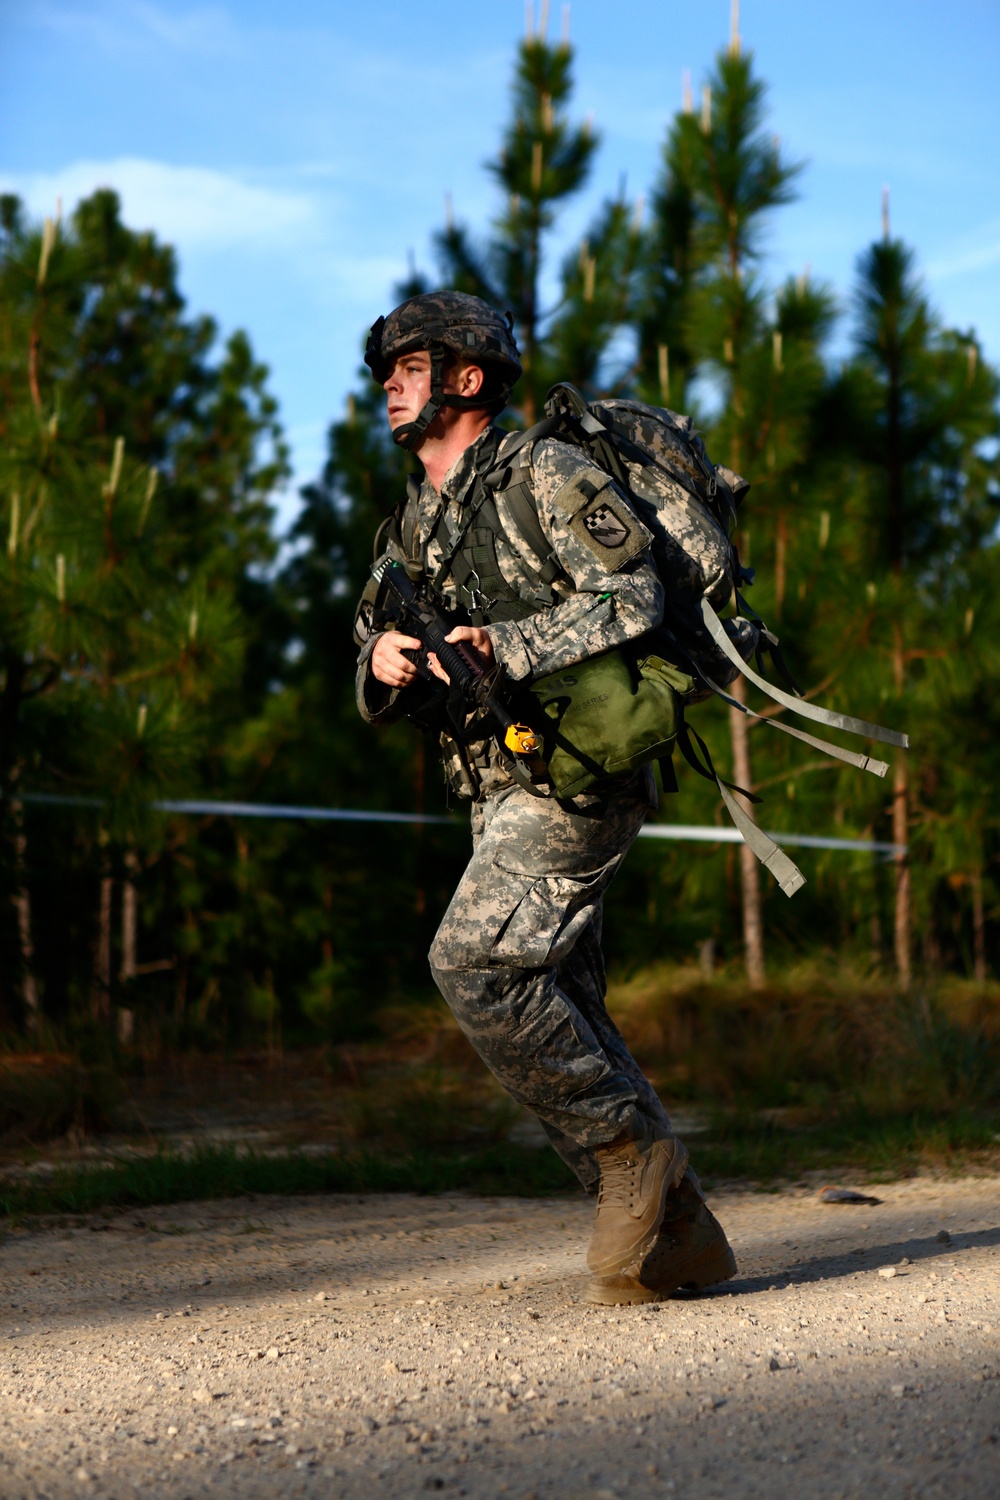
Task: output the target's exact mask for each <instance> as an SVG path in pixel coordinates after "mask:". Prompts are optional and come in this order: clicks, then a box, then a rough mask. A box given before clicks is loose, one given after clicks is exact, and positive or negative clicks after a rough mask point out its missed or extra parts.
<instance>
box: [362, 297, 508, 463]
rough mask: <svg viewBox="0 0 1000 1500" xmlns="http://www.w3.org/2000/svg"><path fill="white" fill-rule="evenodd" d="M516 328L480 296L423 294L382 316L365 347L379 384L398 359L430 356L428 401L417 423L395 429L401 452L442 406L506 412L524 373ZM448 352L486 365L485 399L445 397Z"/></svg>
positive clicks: (414, 441)
mask: <svg viewBox="0 0 1000 1500" xmlns="http://www.w3.org/2000/svg"><path fill="white" fill-rule="evenodd" d="M513 327H514V319H513V316H512V314H511V313H509V312H508V313H503V314H502V315H501V314H500V313H498V312H496V311H495V309H494V308H492V307H490V305H489V303H488V302H484V301H483V299H482V298H481V297H472V296H470V295H469V294H468V293H467V292H451V291H441V292H423V293H421V294H420V296H418V297H409V298H408V299H407V300H406V301H405V302H401V303H400V305H399V307H397V308H394V310H393V311H392V312H391V313H390V314H389V316H388V317H387V318H379V320H378V322H377V323H374V324H373V325H372V329H371V332H370V333H369V335H368V344H367V347H366V348H365V364H366V365H367V366H368V368H369V369H370V370H371V372H372V376H373V378H374V379H375V380H377V381H378V383H379V385H383V384H384V383H385V381H386V380H387V379H388V376H389V372H390V370H391V369H392V366H393V362H394V361H395V360H397V359H398V358H399V357H400V355H402V354H411V353H413V351H414V350H416V349H426V350H427V352H428V354H429V355H430V357H431V395H430V400H429V401H428V402H427V404H426V406H424V408H423V410H422V411H421V412H420V414H419V416H418V417H417V418H416V420H415V421H413V422H406V423H404V424H403V425H402V426H400V427H397V428H396V429H395V431H394V432H393V434H392V436H393V440H394V441H395V442H397V443H398V444H399V445H400V447H402V448H415V447H416V446H417V444H418V443H419V441H420V439H421V437H422V436H423V434H424V432H425V431H426V429H427V428H428V427H429V425H430V424H431V422H433V420H434V418H435V417H436V416H437V414H438V412H439V411H440V410H441V408H442V406H457V407H459V408H461V409H463V410H476V411H483V410H486V411H489V412H491V413H493V414H494V415H495V414H496V413H497V412H500V411H502V410H503V408H504V406H505V405H506V404H507V398H508V396H509V395H510V391H511V387H512V386H513V384H514V382H515V381H516V380H517V379H518V378H519V376H520V374H521V361H520V358H519V357H518V352H517V344H516V343H515V342H514V333H513ZM448 354H458V355H464V356H465V357H466V358H468V359H470V360H472V361H473V362H474V363H475V364H480V365H482V366H483V369H484V371H485V373H486V374H487V376H488V377H491V378H488V380H487V390H486V392H485V393H484V395H479V396H455V395H452V394H451V393H450V392H449V393H447V394H446V393H445V391H444V389H443V384H442V381H443V371H444V362H445V358H446V357H447V355H448Z"/></svg>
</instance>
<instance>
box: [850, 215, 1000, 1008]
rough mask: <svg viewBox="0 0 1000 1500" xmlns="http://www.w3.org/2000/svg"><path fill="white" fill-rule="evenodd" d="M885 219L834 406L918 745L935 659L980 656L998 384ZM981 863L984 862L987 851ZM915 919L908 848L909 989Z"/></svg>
mask: <svg viewBox="0 0 1000 1500" xmlns="http://www.w3.org/2000/svg"><path fill="white" fill-rule="evenodd" d="M883 217H884V226H883V228H884V232H883V237H882V240H881V241H876V242H875V243H874V244H873V245H872V246H870V247H869V249H868V250H867V251H866V252H865V254H864V255H863V256H862V257H861V260H860V263H859V274H858V289H857V296H856V302H857V315H858V316H857V330H856V343H857V352H856V355H855V358H854V360H853V361H852V363H851V365H850V367H849V369H848V370H847V371H846V372H845V376H844V380H843V384H842V388H841V392H840V393H839V402H838V406H837V408H836V411H837V416H838V419H839V420H840V422H841V423H842V429H843V432H844V434H845V435H846V437H847V441H848V444H849V446H850V450H851V454H852V456H853V459H854V461H855V463H856V464H857V466H858V483H857V501H856V503H857V504H858V506H859V509H860V512H861V514H860V516H859V518H858V519H859V520H860V521H861V524H862V526H863V531H862V533H861V537H860V539H859V541H860V545H859V552H860V557H859V561H861V562H862V564H863V566H864V567H865V569H866V574H865V576H866V578H867V580H868V582H867V585H866V588H867V610H866V612H867V614H868V622H867V628H866V636H867V638H868V640H869V641H870V642H871V644H872V645H874V646H876V647H877V648H878V650H879V653H880V661H881V663H882V666H883V670H885V671H886V674H887V676H888V677H889V680H890V681H891V683H892V702H893V707H894V711H895V712H896V714H897V716H899V717H900V719H901V720H902V721H903V722H906V723H909V724H911V725H912V730H913V736H914V739H915V741H916V743H917V744H918V745H919V744H920V741H921V737H922V731H923V730H924V727H925V726H924V724H923V723H922V722H921V719H922V718H923V716H924V715H926V714H930V715H932V716H933V715H934V714H935V712H936V710H937V709H938V708H939V707H940V706H941V705H940V704H939V703H936V702H935V699H936V697H937V693H938V689H939V686H940V673H939V672H938V671H937V670H936V669H935V668H934V666H933V662H934V661H937V662H941V661H942V660H946V659H947V658H948V657H949V656H950V655H951V654H952V653H954V654H955V655H956V657H957V658H958V659H959V660H961V659H963V658H965V657H967V656H968V651H967V648H966V646H965V645H964V643H963V641H962V635H963V624H962V622H963V620H964V618H965V611H966V609H967V608H968V605H967V603H966V602H965V600H964V599H963V597H962V594H961V586H962V583H963V582H964V581H965V580H966V579H967V578H968V577H969V575H970V571H971V574H972V575H974V574H975V573H977V572H978V573H980V574H981V572H982V566H981V560H980V559H978V558H977V554H980V552H981V549H982V548H983V546H984V544H985V543H986V541H987V540H988V539H989V537H990V536H991V533H992V530H993V528H994V526H995V524H996V514H997V493H996V473H997V469H996V463H995V460H993V461H991V459H990V456H989V453H988V451H987V450H986V449H985V448H984V444H985V443H987V442H988V441H989V440H995V439H996V437H997V435H998V432H1000V426H998V414H997V405H996V403H997V392H998V381H997V375H996V373H995V372H994V371H993V370H991V369H990V367H989V366H988V365H987V364H986V363H985V361H984V360H983V358H982V352H981V350H980V348H979V345H978V343H977V342H976V340H975V337H974V336H973V335H972V334H965V335H961V334H958V333H956V332H954V331H953V330H948V329H944V328H942V326H941V324H940V321H939V320H938V319H937V318H936V317H935V315H934V314H933V312H932V310H931V309H930V307H929V304H928V302H927V299H926V295H925V294H924V291H923V289H922V287H921V285H920V283H919V280H918V279H917V276H916V273H915V269H914V267H915V257H914V254H913V251H912V250H911V249H909V247H907V246H906V245H905V244H903V243H902V241H900V240H897V239H893V238H892V236H891V234H890V230H889V223H888V204H887V203H886V204H885V205H884V208H883ZM965 633H967V632H965ZM959 675H965V674H961V673H960V674H959ZM917 704H920V706H921V708H922V710H923V714H921V713H919V712H915V708H916V705H917ZM913 832H914V784H913V776H912V772H911V769H910V766H909V763H908V761H907V758H906V756H905V754H904V753H902V752H900V753H898V754H897V756H896V759H895V762H894V767H893V792H892V838H893V842H894V843H896V844H898V845H901V846H904V845H908V844H909V843H910V842H911V839H912V836H913ZM971 863H972V864H973V866H974V868H975V869H976V870H979V871H981V868H982V865H981V856H979V857H973V858H972V860H971ZM979 879H980V877H979V875H976V876H975V877H974V883H975V881H976V880H979ZM912 928H913V890H912V861H911V859H910V857H909V856H908V855H906V854H899V855H897V856H896V860H895V900H894V921H893V934H894V948H895V959H896V970H897V974H898V977H899V982H900V984H901V986H902V987H903V988H904V989H907V988H909V986H910V984H911V982H912V970H913V960H912Z"/></svg>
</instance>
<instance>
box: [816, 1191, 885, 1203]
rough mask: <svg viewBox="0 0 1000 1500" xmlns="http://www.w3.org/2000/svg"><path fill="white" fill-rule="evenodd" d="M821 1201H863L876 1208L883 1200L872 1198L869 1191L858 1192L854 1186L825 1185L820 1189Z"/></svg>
mask: <svg viewBox="0 0 1000 1500" xmlns="http://www.w3.org/2000/svg"><path fill="white" fill-rule="evenodd" d="M819 1201H820V1202H821V1203H856V1204H862V1203H863V1204H869V1205H870V1206H871V1207H872V1208H874V1207H875V1206H876V1205H877V1204H879V1203H881V1202H882V1199H881V1198H872V1197H870V1196H869V1195H868V1194H867V1193H857V1192H855V1190H854V1189H853V1188H842V1187H824V1188H820V1190H819Z"/></svg>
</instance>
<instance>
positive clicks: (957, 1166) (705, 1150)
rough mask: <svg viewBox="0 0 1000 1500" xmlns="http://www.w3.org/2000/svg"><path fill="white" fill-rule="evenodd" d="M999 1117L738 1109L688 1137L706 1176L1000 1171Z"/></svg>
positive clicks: (869, 1176) (872, 1177) (871, 1177)
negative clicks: (793, 1114) (749, 1114)
mask: <svg viewBox="0 0 1000 1500" xmlns="http://www.w3.org/2000/svg"><path fill="white" fill-rule="evenodd" d="M997 1131H998V1122H997V1121H995V1120H990V1119H989V1118H985V1117H981V1116H971V1115H953V1116H949V1117H946V1118H942V1117H940V1116H934V1117H921V1116H918V1115H912V1116H909V1117H904V1118H888V1119H864V1118H861V1119H853V1120H843V1121H832V1122H825V1123H823V1124H817V1125H810V1126H806V1127H803V1128H800V1129H794V1130H789V1129H788V1128H787V1127H783V1126H781V1125H777V1124H768V1123H766V1122H762V1121H761V1120H760V1119H759V1118H758V1119H749V1120H746V1121H741V1120H740V1119H739V1117H738V1116H736V1117H733V1118H731V1119H729V1120H727V1121H726V1122H725V1123H723V1124H720V1125H718V1126H717V1127H716V1128H715V1129H714V1130H713V1131H712V1132H711V1134H710V1135H708V1136H705V1137H696V1138H695V1139H694V1140H693V1141H692V1142H691V1155H692V1159H693V1161H694V1164H695V1166H696V1167H697V1170H698V1174H699V1176H700V1177H702V1178H703V1179H704V1180H706V1181H707V1182H709V1183H711V1182H712V1181H718V1180H719V1179H724V1180H733V1179H736V1180H740V1181H751V1182H758V1183H762V1184H766V1183H772V1182H779V1181H785V1182H788V1181H794V1180H795V1179H796V1178H799V1177H801V1176H802V1175H803V1174H804V1173H807V1172H818V1171H823V1172H828V1173H829V1174H830V1175H831V1176H837V1175H841V1176H843V1175H845V1174H846V1175H847V1176H849V1177H859V1178H860V1177H864V1178H865V1179H866V1180H868V1181H892V1180H895V1179H899V1178H901V1177H912V1176H914V1175H915V1174H916V1173H918V1172H922V1171H923V1172H926V1171H946V1172H949V1173H953V1174H954V1173H959V1172H963V1171H980V1172H984V1171H985V1172H996V1171H1000V1135H998V1133H997Z"/></svg>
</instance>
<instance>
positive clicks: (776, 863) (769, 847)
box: [677, 720, 806, 896]
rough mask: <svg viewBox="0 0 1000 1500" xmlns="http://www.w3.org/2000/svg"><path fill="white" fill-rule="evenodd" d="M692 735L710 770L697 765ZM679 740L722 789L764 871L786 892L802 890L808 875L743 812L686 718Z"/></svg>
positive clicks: (756, 799) (700, 769)
mask: <svg viewBox="0 0 1000 1500" xmlns="http://www.w3.org/2000/svg"><path fill="white" fill-rule="evenodd" d="M689 736H690V737H693V738H694V739H695V740H696V741H697V744H698V748H699V750H700V751H701V753H702V755H703V756H704V757H705V766H707V767H708V771H707V772H706V771H705V768H704V767H703V766H701V765H699V764H698V758H697V756H696V755H695V753H694V749H693V747H692V745H691V740H690V738H689ZM677 743H678V744H679V745H680V747H681V752H682V754H683V755H684V759H685V760H686V761H687V762H688V764H689V765H691V766H693V767H694V769H695V770H696V771H697V772H698V774H699V775H700V776H705V775H707V776H708V777H709V778H710V779H711V780H712V781H714V782H715V784H716V786H717V787H718V789H719V796H720V797H721V798H722V800H723V802H724V803H725V804H726V810H727V812H728V813H729V816H730V817H731V818H732V820H733V822H734V823H735V824H736V827H737V828H738V829H739V831H740V833H741V834H742V835H743V840H744V843H746V844H748V845H749V847H750V849H751V850H752V851H753V853H754V854H755V855H756V856H757V858H758V859H759V860H760V862H761V864H762V865H763V866H764V868H765V870H768V871H770V873H771V874H772V875H773V876H774V878H775V880H776V881H777V882H778V884H779V886H780V887H781V889H782V890H783V891H784V893H785V895H786V896H794V895H795V892H796V891H800V890H801V889H802V887H803V886H804V885H805V883H806V877H805V876H804V875H803V873H802V871H801V870H800V869H799V867H798V865H797V864H796V863H795V862H794V860H791V859H789V857H788V855H787V854H786V853H785V851H784V849H782V848H781V847H780V846H779V845H778V844H776V843H775V842H774V840H773V839H772V838H768V836H767V834H766V833H765V832H764V830H763V829H762V828H758V826H757V824H756V823H755V822H754V820H753V819H752V818H751V817H750V816H749V814H747V813H746V812H744V810H743V808H742V807H740V805H739V803H738V802H737V801H736V798H735V797H734V796H733V794H732V792H731V791H730V790H729V786H730V783H729V782H726V781H723V780H722V778H721V777H720V775H719V773H718V771H717V770H716V769H715V766H714V765H713V763H712V757H711V755H710V754H709V749H708V746H707V745H706V744H705V741H704V740H703V739H702V738H701V735H700V734H698V732H697V730H694V729H692V728H691V726H690V724H688V723H687V722H686V721H685V720H682V721H681V726H680V728H679V730H678V732H677ZM735 790H738V791H740V792H742V794H743V796H745V797H750V800H751V801H752V802H759V801H760V798H759V797H754V796H753V795H752V794H751V793H749V792H746V791H743V788H742V787H738V788H736V789H735Z"/></svg>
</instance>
